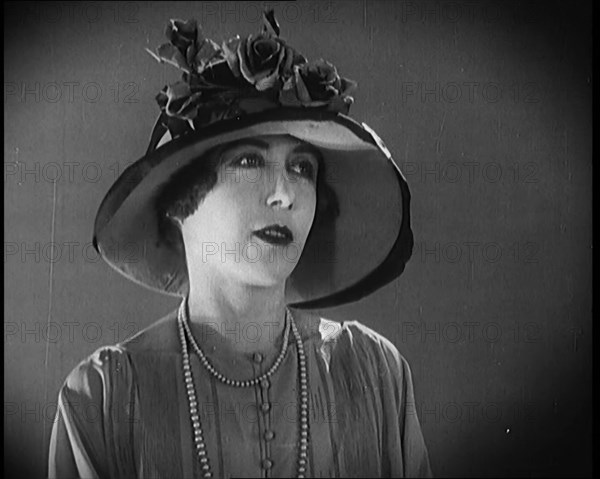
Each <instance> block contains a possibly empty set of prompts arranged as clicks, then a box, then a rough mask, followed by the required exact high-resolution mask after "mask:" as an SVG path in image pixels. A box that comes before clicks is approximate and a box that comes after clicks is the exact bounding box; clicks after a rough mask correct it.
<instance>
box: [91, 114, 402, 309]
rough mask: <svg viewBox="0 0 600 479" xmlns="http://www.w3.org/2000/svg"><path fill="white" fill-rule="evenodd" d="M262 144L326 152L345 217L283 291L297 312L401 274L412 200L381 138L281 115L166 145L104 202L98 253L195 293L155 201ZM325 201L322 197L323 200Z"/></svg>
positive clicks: (163, 285)
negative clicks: (195, 168) (239, 147)
mask: <svg viewBox="0 0 600 479" xmlns="http://www.w3.org/2000/svg"><path fill="white" fill-rule="evenodd" d="M262 135H291V136H293V137H295V138H298V139H300V140H302V141H305V142H307V143H310V144H312V145H314V146H316V147H317V148H319V149H320V150H321V152H322V154H323V160H324V162H325V165H326V171H327V175H326V181H327V184H328V185H329V187H330V188H331V189H332V190H333V191H334V193H335V195H336V196H337V201H338V204H339V216H338V217H337V218H336V220H335V221H334V224H333V225H331V227H330V228H317V227H313V229H312V230H311V232H310V234H309V237H308V239H307V242H306V244H305V247H304V251H303V253H302V256H301V258H300V260H299V262H298V264H297V266H296V268H295V269H294V271H293V273H292V275H291V276H290V278H289V279H288V282H287V284H286V301H287V303H288V304H290V305H291V306H294V307H296V308H325V307H332V306H337V305H340V304H344V303H348V302H351V301H356V300H358V299H361V298H362V297H364V296H366V295H368V294H370V293H371V292H373V291H375V290H377V289H378V288H380V287H382V286H384V285H385V284H387V283H389V282H390V281H392V280H393V279H395V278H396V277H397V276H399V275H400V274H401V273H402V271H403V270H404V267H405V264H406V261H408V259H409V257H410V255H411V252H412V246H413V236H412V231H411V229H410V193H409V190H408V185H407V184H406V181H405V179H404V177H403V176H402V173H401V172H400V169H399V168H398V166H397V165H396V164H395V163H394V161H393V159H392V157H391V155H390V153H389V151H388V150H387V148H386V147H385V145H384V144H383V142H382V141H381V139H380V138H379V137H378V136H377V135H376V134H375V133H374V132H373V131H372V130H371V129H370V128H369V127H368V126H367V125H365V124H364V123H363V124H362V125H361V124H359V123H357V122H356V121H354V120H353V119H351V118H349V117H347V116H345V115H343V114H340V113H331V112H325V111H311V109H309V108H306V109H304V108H303V109H298V108H287V109H286V108H281V109H278V110H275V111H268V112H263V113H260V114H256V115H248V116H245V117H242V118H239V119H233V120H226V121H222V122H219V123H216V124H213V125H210V126H208V127H206V128H204V129H203V130H202V131H199V132H193V133H191V134H188V135H185V136H183V137H181V138H178V139H175V140H173V141H170V142H168V143H167V144H165V145H163V146H161V147H159V148H157V149H156V150H155V151H153V152H151V153H148V154H147V155H145V156H144V157H143V158H141V159H140V160H138V161H137V162H135V163H134V164H133V165H131V166H130V167H129V168H127V169H126V170H125V171H124V172H123V174H122V175H121V176H120V177H119V179H118V180H117V181H116V182H115V184H114V185H113V186H112V187H111V189H110V190H109V192H108V193H107V195H106V197H105V198H104V200H103V202H102V204H101V206H100V208H99V210H98V214H97V216H96V221H95V225H94V245H95V247H96V249H97V250H98V252H99V253H100V254H101V256H102V257H103V258H104V259H105V260H106V261H107V263H108V264H109V265H111V266H112V267H113V268H115V269H116V270H117V271H119V272H120V273H122V274H124V275H125V276H127V277H128V278H129V279H131V280H133V281H135V282H137V283H139V284H142V285H144V286H146V287H148V288H151V289H153V290H156V291H159V292H162V293H167V294H172V295H185V294H186V293H187V291H188V281H187V266H186V261H185V257H184V254H182V253H181V252H182V251H184V248H183V247H181V248H176V247H173V246H170V245H168V244H167V243H165V242H163V241H160V239H159V224H158V215H157V212H156V209H155V204H156V203H155V200H156V197H157V195H158V194H159V193H160V192H161V191H162V188H163V187H164V186H165V184H166V183H167V182H168V180H169V178H170V177H171V175H172V174H173V173H175V172H176V171H178V170H179V169H180V168H182V167H184V166H186V165H187V164H189V163H190V162H192V161H194V160H195V159H197V158H200V157H201V156H202V155H203V153H205V152H207V151H208V150H210V149H211V148H213V147H215V146H218V145H221V144H224V143H228V142H231V141H236V140H241V139H244V138H249V137H256V136H262ZM317 201H318V198H317Z"/></svg>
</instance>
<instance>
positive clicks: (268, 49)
mask: <svg viewBox="0 0 600 479" xmlns="http://www.w3.org/2000/svg"><path fill="white" fill-rule="evenodd" d="M223 51H224V52H225V58H226V60H227V63H228V64H229V68H230V69H231V71H232V72H233V73H234V75H236V76H242V77H243V78H244V79H245V80H246V81H247V82H248V83H250V84H251V85H254V86H255V87H256V89H257V90H259V91H263V90H267V89H269V88H273V87H274V86H275V85H276V82H277V81H278V80H279V77H280V71H281V70H283V69H285V66H286V65H288V71H289V73H291V65H292V63H293V62H294V60H296V63H298V62H300V61H302V60H303V59H304V57H302V56H301V55H299V54H297V53H296V52H294V50H293V49H292V48H290V47H288V46H286V44H285V42H284V41H283V40H281V39H280V38H276V37H273V36H272V35H269V34H260V35H257V36H253V35H249V36H248V37H247V38H245V39H243V40H241V39H240V38H239V37H235V38H233V39H231V40H229V41H228V42H226V43H224V44H223Z"/></svg>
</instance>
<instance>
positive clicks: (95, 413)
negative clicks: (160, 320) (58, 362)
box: [48, 347, 135, 479]
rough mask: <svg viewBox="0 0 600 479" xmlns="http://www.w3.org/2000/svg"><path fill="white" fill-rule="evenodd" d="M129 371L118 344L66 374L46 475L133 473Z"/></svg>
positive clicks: (91, 475) (130, 375)
mask: <svg viewBox="0 0 600 479" xmlns="http://www.w3.org/2000/svg"><path fill="white" fill-rule="evenodd" d="M134 405H135V397H134V387H133V369H132V367H131V362H130V360H129V356H128V354H127V353H126V352H125V351H124V350H123V349H121V348H119V347H105V348H101V349H99V350H98V351H96V352H95V353H94V354H92V355H91V356H90V357H89V358H87V359H86V360H84V361H82V362H81V363H80V364H79V365H78V366H77V367H76V368H75V369H73V371H71V373H70V374H69V376H68V377H67V379H66V381H65V383H64V384H63V386H62V388H61V390H60V392H59V395H58V409H57V414H56V418H55V421H54V425H53V428H52V435H51V438H50V451H49V459H48V477H49V478H50V479H54V478H57V479H58V478H60V479H62V478H105V477H135V467H134V461H133V451H132V437H133V436H132V431H133V423H134V422H135V417H134V412H135V408H134Z"/></svg>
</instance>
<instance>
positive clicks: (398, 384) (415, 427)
mask: <svg viewBox="0 0 600 479" xmlns="http://www.w3.org/2000/svg"><path fill="white" fill-rule="evenodd" d="M381 344H382V349H383V352H384V356H385V358H386V362H387V365H388V367H389V371H390V376H391V377H390V379H391V382H392V389H393V391H394V402H395V403H396V410H397V420H398V422H397V425H398V433H399V435H398V439H399V442H400V444H399V446H400V449H401V450H400V451H397V450H396V451H389V457H390V458H394V457H395V458H397V459H398V460H393V459H392V467H391V472H392V477H433V474H432V472H431V466H430V464H429V455H428V453H427V447H426V445H425V440H424V439H423V433H422V432H421V425H420V423H419V418H418V416H417V408H416V403H415V394H414V387H413V381H412V373H411V371H410V367H409V365H408V362H407V361H406V359H405V358H404V357H403V356H402V355H401V354H400V353H399V352H398V349H396V347H395V346H394V345H393V344H392V343H391V342H390V341H388V340H387V339H385V338H383V337H381ZM390 444H395V442H394V441H391V442H390ZM393 447H397V445H394V446H393Z"/></svg>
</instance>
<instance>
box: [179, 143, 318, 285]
mask: <svg viewBox="0 0 600 479" xmlns="http://www.w3.org/2000/svg"><path fill="white" fill-rule="evenodd" d="M218 154H219V155H220V166H219V169H218V179H217V183H216V185H215V186H214V188H213V189H212V190H211V191H210V192H209V193H208V194H207V195H206V196H205V198H204V200H203V201H202V202H201V203H200V206H199V207H198V209H197V210H196V212H195V213H193V214H192V215H191V216H189V217H187V218H186V219H185V220H184V221H183V224H182V234H183V238H184V242H185V249H186V257H187V258H188V268H190V273H191V276H192V278H193V277H194V268H202V271H200V270H198V272H199V273H203V272H206V273H207V274H209V275H211V276H213V277H215V276H216V277H219V278H223V279H228V280H232V281H234V282H242V283H246V284H251V285H256V286H273V285H276V284H278V283H281V282H282V281H285V279H287V278H288V277H289V276H290V274H291V273H292V271H293V270H294V268H295V267H296V265H297V263H298V261H299V259H300V255H301V254H302V251H303V249H304V245H305V242H306V238H307V237H308V233H309V232H310V228H311V226H312V223H313V219H314V216H315V209H316V202H317V198H316V179H317V169H318V155H319V153H318V151H317V150H316V149H315V148H314V147H312V146H311V145H309V144H307V143H304V142H302V141H300V140H297V139H295V138H293V137H291V136H283V135H277V136H261V137H255V138H251V139H246V140H241V141H239V142H235V143H231V144H229V145H227V146H226V147H225V149H224V150H221V151H220V152H219V153H218Z"/></svg>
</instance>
